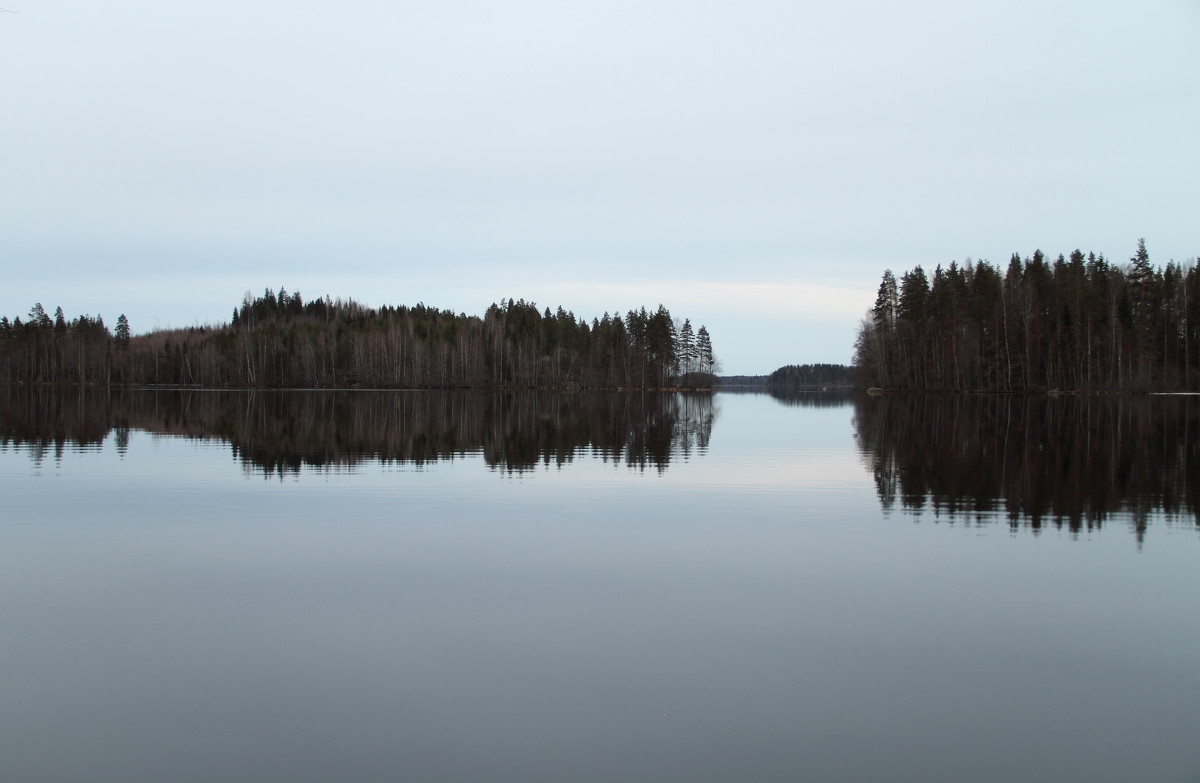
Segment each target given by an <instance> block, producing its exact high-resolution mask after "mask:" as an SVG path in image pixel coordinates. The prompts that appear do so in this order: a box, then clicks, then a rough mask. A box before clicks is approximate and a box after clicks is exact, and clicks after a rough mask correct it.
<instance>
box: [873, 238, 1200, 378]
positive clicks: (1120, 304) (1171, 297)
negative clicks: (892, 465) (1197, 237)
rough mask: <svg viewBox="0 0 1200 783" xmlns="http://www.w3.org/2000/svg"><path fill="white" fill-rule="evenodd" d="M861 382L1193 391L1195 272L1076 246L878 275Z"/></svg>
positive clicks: (1199, 286) (1198, 302) (1198, 304)
mask: <svg viewBox="0 0 1200 783" xmlns="http://www.w3.org/2000/svg"><path fill="white" fill-rule="evenodd" d="M854 363H855V365H856V366H857V367H858V373H859V383H860V384H861V385H863V386H867V387H880V388H882V389H887V390H899V391H1003V392H1010V391H1018V392H1019V391H1031V392H1032V391H1055V390H1057V391H1063V392H1066V391H1079V392H1100V391H1109V392H1151V391H1200V271H1197V268H1196V266H1195V264H1194V263H1191V262H1189V263H1187V264H1177V263H1175V262H1174V261H1172V262H1170V263H1168V264H1167V265H1166V267H1165V268H1157V267H1155V266H1153V265H1152V264H1151V263H1150V256H1149V254H1148V253H1147V251H1146V243H1145V240H1139V242H1138V248H1137V253H1136V254H1135V255H1134V256H1133V257H1132V258H1131V259H1130V261H1129V264H1127V265H1125V264H1114V263H1110V262H1109V261H1108V260H1106V259H1105V258H1104V256H1103V255H1097V254H1095V253H1088V254H1087V255H1086V256H1085V255H1084V254H1083V252H1081V251H1079V250H1076V251H1074V252H1073V253H1071V255H1070V256H1069V257H1065V258H1064V257H1063V256H1062V255H1059V256H1058V258H1057V259H1055V260H1054V261H1049V260H1047V258H1046V257H1045V256H1044V255H1043V254H1042V252H1041V251H1040V250H1039V251H1037V252H1035V253H1034V254H1033V256H1031V257H1028V258H1025V259H1022V258H1020V256H1018V255H1016V254H1014V255H1013V256H1012V258H1011V259H1010V260H1009V263H1008V268H1007V270H1006V271H1001V270H1000V269H998V268H997V267H995V266H992V265H991V264H989V263H988V262H986V261H980V262H978V263H973V262H971V261H969V260H968V261H967V262H966V263H964V264H963V265H961V266H960V265H958V264H957V263H952V264H950V266H949V268H946V269H943V268H942V267H941V266H940V265H939V266H938V267H937V269H936V270H935V271H934V273H933V277H932V280H930V278H929V277H928V276H927V275H926V274H925V271H924V270H923V269H922V268H921V267H919V266H918V267H916V268H915V269H913V270H912V271H909V272H905V273H904V274H903V275H901V277H900V279H899V281H897V280H896V277H895V275H894V274H893V273H892V272H891V271H890V270H889V271H887V272H885V273H884V275H883V282H882V283H881V284H880V286H879V292H878V296H877V297H876V300H875V305H874V307H873V308H872V309H871V311H870V312H869V313H868V315H867V317H866V318H864V320H863V322H862V324H861V325H860V327H859V333H858V340H857V342H856V345H855V362H854Z"/></svg>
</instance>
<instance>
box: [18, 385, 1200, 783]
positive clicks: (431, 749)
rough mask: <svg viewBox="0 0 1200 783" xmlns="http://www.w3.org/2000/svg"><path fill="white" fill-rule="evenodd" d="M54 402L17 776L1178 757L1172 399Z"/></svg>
mask: <svg viewBox="0 0 1200 783" xmlns="http://www.w3.org/2000/svg"><path fill="white" fill-rule="evenodd" d="M72 394H73V395H74V396H72ZM72 394H68V395H66V398H65V399H59V398H52V399H51V398H47V397H44V396H38V395H22V394H15V393H14V394H11V395H10V396H8V397H5V398H4V406H3V408H0V411H3V416H2V417H0V421H2V423H3V426H4V429H3V431H2V432H0V444H2V445H0V498H2V508H3V518H2V521H0V694H2V696H0V779H3V780H12V781H73V780H79V781H84V780H86V781H138V780H171V781H214V780H222V781H241V780H245V781H308V780H312V781H317V780H322V781H323V780H354V781H374V780H380V781H382V780H388V781H392V780H414V781H481V780H487V781H566V780H569V781H593V780H594V781H615V780H624V781H630V780H647V781H731V780H738V781H785V780H786V781H796V780H814V781H864V780H888V781H897V780H902V781H908V780H912V781H967V780H969V781H1005V782H1006V783H1007V782H1010V781H1018V780H1020V781H1065V780H1079V781H1131V780H1154V781H1196V780H1200V743H1198V742H1197V740H1196V727H1197V726H1198V725H1200V668H1198V667H1197V665H1196V655H1197V651H1198V650H1200V622H1198V621H1197V614H1198V613H1197V611H1196V598H1195V596H1196V593H1197V588H1200V569H1198V568H1197V564H1198V563H1200V532H1198V531H1200V528H1198V527H1197V519H1198V517H1197V510H1196V509H1197V503H1196V496H1195V493H1196V487H1195V485H1196V481H1195V477H1196V475H1197V474H1196V472H1194V471H1195V470H1196V468H1197V449H1198V441H1200V438H1198V437H1196V420H1197V415H1196V410H1195V408H1194V407H1193V404H1192V403H1191V402H1190V401H1173V402H1167V401H1155V400H1149V399H1142V400H1126V401H1123V402H1122V401H1108V402H1105V403H1099V402H1086V401H1085V402H1081V401H1063V402H1054V401H1040V402H1038V403H1036V404H1034V403H1030V402H1017V401H1013V400H1007V401H1000V402H985V403H962V402H961V401H960V402H951V403H945V402H943V403H934V402H922V403H916V402H913V401H912V400H909V401H895V400H891V401H888V400H884V401H879V400H869V399H868V400H860V401H858V402H857V403H853V402H851V401H849V400H842V399H826V398H817V397H811V398H800V399H794V400H790V401H780V400H776V399H773V398H771V397H768V396H761V395H731V394H718V395H717V396H716V397H713V398H709V397H702V398H684V397H674V396H671V397H664V398H658V397H654V398H644V397H643V396H642V395H608V396H604V397H583V396H570V397H566V398H564V397H553V396H547V395H526V396H524V397H522V396H520V395H515V396H513V395H474V396H472V395H450V394H443V393H437V392H409V393H383V392H358V393H340V394H338V395H333V394H329V393H324V394H317V393H293V394H290V395H289V394H275V395H264V394H257V395H254V394H232V393H217V392H209V393H205V392H178V393H172V394H168V393H143V394H141V395H136V394H132V393H130V394H127V395H118V396H116V397H112V396H109V395H101V394H99V393H91V392H89V393H86V394H85V393H82V392H75V393H72ZM85 398H86V399H85ZM964 405H966V406H967V407H965V408H964V407H963V406H964ZM981 405H982V407H979V406H981ZM972 406H974V407H972ZM1172 406H1174V407H1172ZM1135 425H1136V427H1144V429H1136V427H1135ZM1064 433H1068V434H1069V433H1074V435H1073V436H1071V437H1067V436H1065V435H1064ZM1014 474H1015V477H1014Z"/></svg>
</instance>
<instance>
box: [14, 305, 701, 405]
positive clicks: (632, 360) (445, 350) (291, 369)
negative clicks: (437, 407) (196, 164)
mask: <svg viewBox="0 0 1200 783" xmlns="http://www.w3.org/2000/svg"><path fill="white" fill-rule="evenodd" d="M717 367H718V362H717V359H716V358H715V356H714V354H713V348H712V340H711V337H710V335H709V333H708V329H707V328H706V327H704V326H700V327H699V328H698V329H693V327H692V324H691V321H690V320H687V319H685V320H684V321H683V322H682V323H681V324H677V323H676V321H675V320H674V319H673V318H672V317H671V314H670V312H669V311H668V310H667V309H666V308H665V307H663V306H662V305H659V307H658V309H657V310H655V311H653V312H650V311H647V310H646V309H645V308H644V307H643V308H641V309H639V310H630V311H629V312H628V313H627V314H626V315H625V316H624V317H622V316H621V315H619V314H617V315H611V316H610V315H609V314H608V313H605V314H604V316H603V317H602V318H595V319H593V320H592V322H591V323H590V324H589V323H587V322H586V321H585V320H583V319H579V318H576V317H575V315H574V314H573V313H571V312H569V311H566V310H564V309H563V308H562V307H559V308H558V309H557V311H556V312H554V313H551V312H550V309H549V308H545V309H544V310H539V309H538V307H537V305H535V304H534V303H533V302H526V301H524V300H516V301H514V300H512V299H509V300H507V301H505V300H502V301H501V302H500V304H493V305H491V306H490V307H489V308H488V309H487V312H486V313H484V315H483V316H468V315H466V314H463V313H459V314H455V313H454V312H453V311H450V310H438V309H436V308H432V307H428V306H426V305H424V304H418V305H416V306H414V307H405V306H400V307H393V306H384V307H380V308H378V309H376V308H371V307H366V306H364V305H361V304H359V303H357V302H355V301H353V300H341V299H337V300H333V299H330V298H329V297H325V298H324V299H314V300H312V301H305V300H304V299H303V298H302V297H301V296H300V294H299V293H288V292H287V290H286V289H284V288H280V289H279V291H278V292H274V291H271V290H270V289H267V290H266V291H265V292H264V293H263V295H262V296H259V297H252V296H251V295H250V294H249V293H248V294H246V296H245V297H244V299H243V301H242V304H241V306H240V307H237V308H235V309H234V311H233V316H232V319H231V321H230V323H228V324H222V325H219V326H215V327H193V328H188V329H175V330H164V331H155V332H150V333H148V334H144V335H137V336H135V335H133V334H131V332H130V326H129V322H128V320H127V319H126V318H125V316H124V315H122V316H121V317H120V318H119V319H118V321H117V326H116V329H115V331H112V332H110V331H109V329H108V328H107V326H106V325H105V324H104V321H103V319H101V318H99V317H97V318H91V317H88V316H79V317H78V318H76V319H75V320H73V321H67V319H66V317H65V315H64V314H63V312H62V308H61V307H60V308H58V310H57V311H56V312H55V314H54V316H53V317H51V316H50V315H48V314H47V313H46V312H45V310H44V308H43V307H42V305H41V304H40V303H39V304H37V305H34V307H33V308H32V309H31V310H30V312H29V316H28V319H27V320H25V321H24V322H22V321H21V319H20V318H19V317H18V318H15V319H13V320H12V321H11V322H10V321H9V319H8V317H7V316H5V317H3V318H0V383H52V384H53V383H62V384H101V385H109V384H117V385H172V386H208V387H240V388H338V387H341V388H345V387H363V388H516V387H519V388H597V389H624V388H632V389H669V388H686V389H710V388H711V387H712V382H713V378H714V373H715V372H716V370H717Z"/></svg>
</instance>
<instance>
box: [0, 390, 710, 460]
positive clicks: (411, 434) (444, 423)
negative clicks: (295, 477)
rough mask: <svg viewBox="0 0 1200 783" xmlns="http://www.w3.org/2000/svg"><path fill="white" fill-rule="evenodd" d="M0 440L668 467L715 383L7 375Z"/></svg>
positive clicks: (295, 456) (294, 455) (703, 417)
mask: <svg viewBox="0 0 1200 783" xmlns="http://www.w3.org/2000/svg"><path fill="white" fill-rule="evenodd" d="M0 401H2V402H3V415H2V416H0V444H3V445H4V446H10V445H11V446H26V447H28V448H29V449H30V453H39V454H40V453H44V452H45V451H46V450H47V449H48V448H50V447H53V446H55V445H56V444H57V448H58V449H59V450H61V448H62V447H63V445H64V444H68V443H70V444H79V445H92V446H96V445H99V444H101V443H103V442H104V440H105V439H106V438H107V437H108V435H109V433H110V431H111V432H112V433H113V434H114V438H115V442H116V446H117V449H118V452H119V453H122V454H123V453H124V450H125V449H126V448H127V447H128V442H129V432H130V430H131V429H134V430H144V431H147V432H153V433H157V434H161V435H175V436H182V437H189V438H200V439H217V440H221V441H225V442H228V443H229V444H230V445H231V446H232V449H233V454H234V456H235V458H236V459H238V460H240V461H241V462H242V463H243V464H244V465H246V466H247V467H248V468H250V469H253V470H255V471H262V472H263V473H264V474H266V475H271V474H279V475H284V474H288V473H295V472H298V471H299V470H300V469H301V468H302V467H304V466H310V467H316V468H332V467H346V466H353V465H356V464H358V463H360V462H363V461H365V460H377V461H380V462H383V463H385V464H389V463H402V464H409V465H424V464H427V463H431V462H436V461H439V460H449V459H456V458H459V457H462V456H464V455H466V454H473V453H479V454H482V456H483V458H484V460H485V462H486V463H487V464H488V465H489V466H490V467H492V468H493V469H496V470H500V471H509V472H519V471H528V470H532V469H534V468H538V467H546V466H555V465H557V466H561V465H564V464H566V463H569V462H571V461H572V460H574V459H575V457H576V455H578V454H581V453H589V454H595V455H598V456H600V457H601V458H602V459H604V460H605V461H607V462H612V463H615V464H624V465H627V466H629V467H632V468H636V469H640V470H645V469H647V468H653V469H655V470H658V471H663V470H665V469H666V468H667V466H668V465H669V463H670V461H671V459H672V457H673V456H676V455H684V456H687V455H689V454H691V453H693V452H696V453H702V452H704V451H705V450H706V449H707V447H708V441H709V438H710V436H711V433H712V426H713V419H714V415H715V413H714V407H713V403H712V396H711V395H707V394H667V393H662V394H658V393H590V394H562V393H556V392H536V391H517V392H440V391H434V392H431V391H419V392H385V391H341V392H337V391H311V392H282V391H279V392H276V391H256V392H223V391H196V390H121V389H114V390H106V389H72V390H62V389H48V388H32V387H15V386H9V387H2V388H0Z"/></svg>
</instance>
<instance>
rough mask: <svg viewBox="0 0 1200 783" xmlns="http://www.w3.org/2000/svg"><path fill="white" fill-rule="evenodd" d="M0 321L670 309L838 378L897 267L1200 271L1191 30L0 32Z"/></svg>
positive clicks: (219, 22) (79, 6) (254, 5)
mask: <svg viewBox="0 0 1200 783" xmlns="http://www.w3.org/2000/svg"><path fill="white" fill-rule="evenodd" d="M2 5H3V7H4V8H6V9H8V10H9V11H12V12H13V13H3V14H0V268H2V270H3V280H2V283H0V313H3V314H5V315H8V316H9V317H10V318H12V317H13V316H15V315H19V316H21V317H22V318H24V316H25V315H26V313H27V312H28V311H29V308H30V307H31V306H32V305H33V303H34V302H41V303H43V304H44V305H45V306H46V308H47V310H50V311H53V308H54V307H55V306H58V305H61V306H62V307H63V309H64V311H65V312H66V314H67V315H68V317H74V316H76V315H79V314H80V313H88V314H100V315H103V316H104V318H105V320H106V322H108V323H109V324H110V325H111V324H113V323H115V321H116V318H117V315H118V314H120V313H121V312H124V313H127V314H128V316H129V318H130V321H131V325H132V327H133V329H134V331H135V332H141V331H147V330H150V329H153V328H156V327H168V326H190V325H194V324H196V323H206V322H217V321H224V320H227V319H228V318H229V315H230V313H231V311H232V309H233V307H234V306H235V305H236V304H237V303H238V302H239V301H240V299H241V297H242V294H243V293H244V292H245V291H247V290H250V291H253V292H254V293H256V294H258V293H261V292H262V290H263V289H264V288H265V287H267V286H270V287H271V288H273V289H278V288H279V287H280V286H284V287H286V288H287V289H288V290H289V291H296V290H298V291H300V292H301V293H302V294H303V295H305V296H306V297H307V298H311V297H314V296H323V295H325V294H330V295H332V296H334V297H337V296H342V297H352V298H354V299H357V300H359V301H361V302H364V303H366V304H369V305H382V304H410V305H411V304H416V303H417V302H418V301H423V302H425V303H426V304H429V305H434V306H437V307H441V308H450V309H453V310H455V311H463V312H467V313H482V312H483V310H484V309H486V307H487V306H488V305H489V304H490V303H492V302H494V301H498V300H499V299H501V298H507V297H513V298H525V299H527V300H529V299H531V300H533V301H536V302H537V303H538V304H539V305H548V306H550V307H551V309H554V308H555V307H556V306H558V305H560V304H561V305H563V306H564V307H566V308H568V309H571V310H574V311H575V313H576V314H577V315H580V316H584V317H587V318H588V319H589V320H590V319H591V318H592V317H593V316H599V315H601V314H602V313H603V312H604V311H606V310H608V311H610V312H615V311H621V312H624V311H625V310H628V309H631V308H637V307H640V306H642V305H645V306H647V307H648V308H653V307H656V306H657V305H658V304H659V303H660V302H661V303H662V304H665V305H666V306H667V307H668V308H669V309H670V310H671V312H672V313H673V314H674V315H675V316H677V317H679V318H683V317H689V318H691V319H692V321H693V323H704V324H706V325H707V326H708V328H709V330H710V331H711V332H712V335H713V343H714V347H715V349H716V351H717V353H718V355H719V356H720V358H721V359H722V361H723V363H724V368H725V371H726V372H728V373H750V374H759V373H766V372H770V371H771V370H773V369H775V368H776V367H779V366H781V365H784V364H796V363H803V362H848V361H849V360H850V358H851V352H852V345H853V340H854V335H855V330H856V327H857V323H858V321H859V319H860V318H861V316H862V315H863V313H864V312H865V310H866V309H867V308H868V307H869V306H870V305H871V303H872V302H873V301H874V297H875V290H876V288H877V286H878V283H879V278H880V275H881V274H882V273H883V271H884V269H887V268H891V269H893V270H895V271H896V272H897V273H899V272H900V271H902V270H905V269H909V268H911V267H912V266H914V265H916V264H922V265H924V266H925V267H926V268H927V269H930V270H931V269H932V268H933V267H934V266H936V265H937V264H939V263H941V264H948V263H949V262H950V261H952V260H959V261H962V260H964V259H965V258H967V257H971V258H975V259H980V258H986V259H988V260H991V261H993V262H996V263H1006V262H1007V259H1008V257H1009V255H1011V254H1012V253H1013V252H1019V253H1021V254H1022V255H1029V254H1031V253H1032V252H1033V251H1034V250H1036V249H1039V248H1040V249H1042V250H1043V251H1044V252H1046V253H1047V254H1049V255H1051V257H1053V256H1056V255H1057V254H1058V253H1060V252H1061V253H1069V252H1070V251H1071V250H1072V249H1074V248H1076V247H1079V248H1082V249H1083V250H1085V251H1087V250H1095V251H1097V252H1103V253H1104V254H1106V255H1107V256H1109V257H1110V259H1113V260H1118V261H1122V262H1124V261H1126V260H1127V259H1128V258H1129V256H1131V255H1132V254H1133V253H1134V251H1135V250H1136V246H1137V239H1138V238H1139V237H1145V238H1146V240H1147V246H1148V248H1149V250H1150V253H1151V256H1152V259H1153V260H1154V261H1155V262H1156V263H1158V264H1163V263H1165V262H1166V261H1168V260H1170V259H1175V260H1177V261H1184V260H1186V259H1190V258H1194V257H1196V256H1197V255H1200V236H1198V235H1197V231H1196V226H1197V225H1200V218H1198V215H1200V188H1198V176H1197V175H1198V174H1200V143H1198V142H1197V138H1200V57H1198V56H1197V52H1200V2H1197V0H1146V1H1145V2H1142V3H1137V4H1134V3H1128V2H1107V1H1105V0H1064V1H1063V2H1054V0H1036V2H1034V1H1033V0H1004V1H1003V2H990V1H985V2H962V1H961V0H953V1H950V0H947V1H945V2H942V1H941V0H910V1H909V2H905V3H897V2H893V1H891V0H887V1H883V0H843V2H837V3H832V2H799V1H795V2H768V1H766V0H739V2H704V1H703V0H688V1H687V2H671V1H668V0H636V2H625V1H624V0H606V2H589V3H575V2H563V1H560V2H522V1H520V0H518V1H516V2H499V1H496V2H458V1H456V0H438V2H404V1H397V0H387V2H384V1H383V0H342V2H337V3H329V2H308V1H307V0H289V1H288V2H282V1H276V0H238V2H232V1H231V0H209V1H208V2H204V3H177V2H163V0H153V1H151V0H127V1H123V0H114V1H113V2H96V0H88V2H83V1H82V0H3V3H2Z"/></svg>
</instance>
